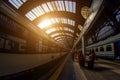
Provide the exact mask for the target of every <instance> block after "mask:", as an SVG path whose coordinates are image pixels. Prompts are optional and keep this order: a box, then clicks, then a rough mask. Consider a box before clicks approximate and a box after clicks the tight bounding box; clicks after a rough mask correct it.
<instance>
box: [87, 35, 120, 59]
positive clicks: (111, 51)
mask: <svg viewBox="0 0 120 80" xmlns="http://www.w3.org/2000/svg"><path fill="white" fill-rule="evenodd" d="M90 49H94V51H95V53H96V55H97V57H102V58H108V59H115V58H120V34H118V35H115V36H112V37H110V38H108V39H106V40H103V41H100V42H98V43H95V44H92V45H89V46H87V47H86V51H87V52H86V53H87V54H88V53H89V50H90Z"/></svg>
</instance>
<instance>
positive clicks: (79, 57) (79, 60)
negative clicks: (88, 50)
mask: <svg viewBox="0 0 120 80" xmlns="http://www.w3.org/2000/svg"><path fill="white" fill-rule="evenodd" d="M78 62H79V64H80V66H84V65H85V59H84V55H83V54H82V51H79V52H78Z"/></svg>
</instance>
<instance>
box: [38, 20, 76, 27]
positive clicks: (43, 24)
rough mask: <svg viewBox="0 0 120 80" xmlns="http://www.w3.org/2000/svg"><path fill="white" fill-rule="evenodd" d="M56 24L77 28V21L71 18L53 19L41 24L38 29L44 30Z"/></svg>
mask: <svg viewBox="0 0 120 80" xmlns="http://www.w3.org/2000/svg"><path fill="white" fill-rule="evenodd" d="M55 23H63V24H69V25H72V26H75V21H73V20H71V19H69V18H51V19H47V20H44V21H42V22H41V23H39V24H38V27H39V28H41V29H43V28H46V27H48V26H50V25H51V24H55Z"/></svg>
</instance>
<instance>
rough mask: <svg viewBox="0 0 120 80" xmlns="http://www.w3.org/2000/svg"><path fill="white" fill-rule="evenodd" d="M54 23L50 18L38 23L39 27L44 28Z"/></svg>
mask: <svg viewBox="0 0 120 80" xmlns="http://www.w3.org/2000/svg"><path fill="white" fill-rule="evenodd" d="M51 24H52V22H51V21H50V20H44V21H43V22H41V23H40V24H38V27H39V28H41V29H43V28H45V27H48V26H50V25H51Z"/></svg>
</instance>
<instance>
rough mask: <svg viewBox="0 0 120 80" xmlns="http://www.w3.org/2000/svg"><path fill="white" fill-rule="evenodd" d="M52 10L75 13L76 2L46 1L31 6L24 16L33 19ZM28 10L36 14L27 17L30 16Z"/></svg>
mask: <svg viewBox="0 0 120 80" xmlns="http://www.w3.org/2000/svg"><path fill="white" fill-rule="evenodd" d="M10 1H12V0H10ZM15 1H16V0H15ZM34 11H35V12H34ZM53 11H66V12H71V13H76V2H73V1H51V2H47V3H43V4H41V5H39V6H37V7H35V8H33V9H32V10H31V11H29V12H28V13H26V14H25V16H26V17H27V18H28V19H29V20H31V21H33V20H34V19H36V18H37V17H39V16H41V15H44V14H45V13H48V12H53ZM30 12H32V13H33V14H34V16H36V18H34V19H31V18H30V17H29V16H31V13H30Z"/></svg>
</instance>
